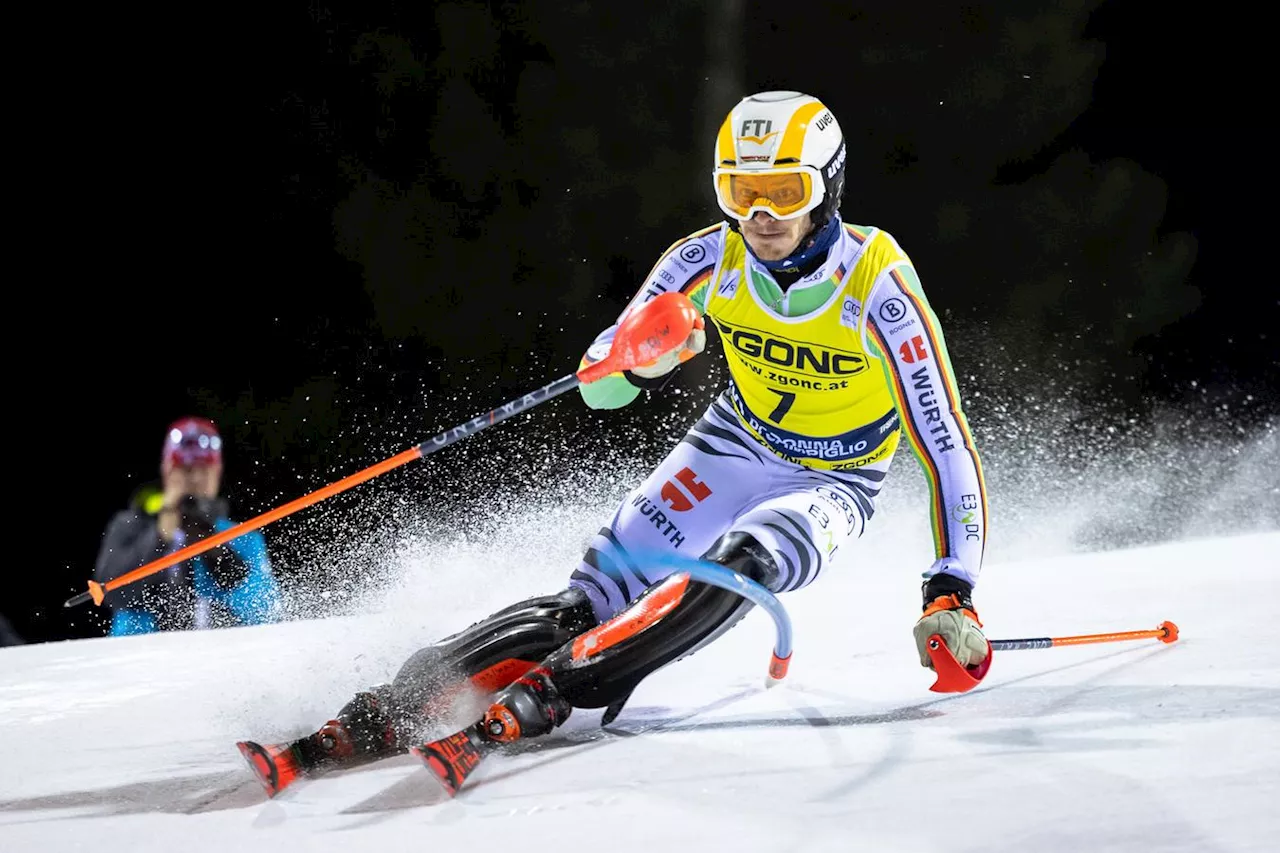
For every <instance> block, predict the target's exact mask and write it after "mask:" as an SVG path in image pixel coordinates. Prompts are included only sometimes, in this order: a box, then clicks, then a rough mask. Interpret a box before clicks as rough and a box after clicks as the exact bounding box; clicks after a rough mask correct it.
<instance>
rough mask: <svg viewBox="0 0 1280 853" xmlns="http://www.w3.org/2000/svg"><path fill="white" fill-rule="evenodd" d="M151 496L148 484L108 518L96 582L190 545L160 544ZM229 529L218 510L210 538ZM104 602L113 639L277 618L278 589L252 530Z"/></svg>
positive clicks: (179, 541)
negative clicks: (109, 611)
mask: <svg viewBox="0 0 1280 853" xmlns="http://www.w3.org/2000/svg"><path fill="white" fill-rule="evenodd" d="M158 497H159V494H158V488H157V487H155V486H154V485H151V484H149V485H148V486H145V487H143V488H142V489H140V490H139V491H138V492H137V493H135V495H134V498H133V500H132V501H131V502H130V506H129V508H128V509H125V510H121V511H120V512H118V513H116V515H115V516H114V517H113V518H112V519H111V521H110V523H109V524H108V525H107V529H106V531H105V533H104V534H103V537H102V546H101V548H100V549H99V552H98V560H97V564H96V565H95V567H94V579H95V580H97V581H98V583H106V582H107V581H109V580H112V579H114V578H117V577H120V576H121V575H123V574H125V573H126V572H129V571H132V570H133V569H136V568H138V567H139V566H142V565H144V564H146V563H149V562H151V561H152V560H156V559H159V558H160V557H163V556H165V555H166V554H169V553H172V552H173V551H176V550H178V549H179V548H182V547H183V546H185V545H187V544H190V543H189V542H187V541H186V540H185V537H184V535H183V533H182V531H179V533H178V536H176V537H174V541H173V543H172V544H168V545H166V543H165V542H164V541H163V540H162V539H161V538H160V532H159V529H158V525H157V514H158V512H159V509H160V506H159V500H158ZM222 509H223V510H225V502H223V507H222ZM234 526H235V522H234V521H232V520H231V519H230V518H228V517H226V513H225V511H223V512H220V513H219V515H218V517H217V518H216V519H215V521H214V530H215V532H222V531H224V530H229V529H230V528H232V527H234ZM103 603H104V604H105V605H106V606H107V607H109V608H110V609H111V611H112V616H111V628H110V631H109V634H110V635H112V636H123V635H128V634H147V633H151V632H154V631H167V630H189V629H199V628H217V627H225V626H230V625H256V624H261V623H264V622H274V621H277V620H278V619H279V618H280V616H281V613H280V610H281V594H280V587H279V584H278V582H277V580H276V578H275V575H274V573H273V571H272V566H271V558H270V556H269V554H268V553H267V544H266V540H265V539H264V538H263V536H262V533H261V532H259V531H257V530H250V531H248V532H247V533H245V534H243V535H241V536H237V537H236V538H235V539H232V540H231V541H230V542H227V543H226V544H225V545H221V546H219V547H217V548H213V549H211V550H209V551H206V552H205V553H203V554H200V555H198V556H195V557H192V558H191V559H189V560H185V561H183V562H182V563H179V564H178V565H176V566H171V567H170V568H168V569H164V570H162V571H160V572H157V573H155V574H153V575H150V576H148V577H146V578H143V579H142V580H139V581H135V582H134V583H132V584H129V585H128V586H125V587H122V588H121V589H118V590H115V591H113V592H111V593H108V594H107V597H106V599H105V600H104V602H103Z"/></svg>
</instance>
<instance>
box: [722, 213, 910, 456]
mask: <svg viewBox="0 0 1280 853" xmlns="http://www.w3.org/2000/svg"><path fill="white" fill-rule="evenodd" d="M724 240H725V244H724V251H723V254H722V258H721V262H720V265H719V268H718V269H717V271H716V275H715V277H714V278H713V279H712V281H711V282H709V285H708V289H709V292H708V294H707V298H706V313H707V316H709V317H710V318H711V319H712V321H714V322H715V324H716V328H717V329H718V330H719V332H720V340H721V342H722V343H723V345H724V349H725V356H726V360H727V362H728V364H729V374H730V377H731V382H730V387H729V393H730V395H731V398H732V400H733V405H734V409H735V410H736V412H737V414H738V417H739V418H741V419H742V421H743V423H744V424H745V425H746V426H747V428H748V429H749V430H750V431H751V432H752V434H753V435H755V437H756V438H757V439H758V440H759V441H760V442H761V443H762V444H764V445H765V446H766V447H768V448H769V449H770V450H772V451H773V452H774V453H776V454H778V455H780V456H783V457H784V458H787V459H789V460H791V461H793V462H797V463H799V464H802V465H806V466H808V467H811V468H823V469H829V470H849V469H854V468H859V467H861V466H863V465H867V464H869V463H871V462H876V461H878V460H881V459H884V458H885V457H886V456H887V455H888V454H890V453H892V452H893V450H894V448H896V447H897V444H898V435H899V431H898V416H897V412H896V410H895V408H894V404H893V398H892V396H891V395H890V393H889V387H888V385H887V384H886V380H885V375H884V371H883V370H882V369H881V366H880V364H879V362H878V361H877V360H875V359H873V358H872V357H871V356H870V355H868V353H867V351H866V348H865V347H864V345H863V340H864V323H865V320H864V318H863V310H862V306H863V305H864V304H865V302H866V299H867V296H868V294H869V293H870V292H871V287H872V285H873V284H874V283H875V281H876V278H877V277H878V276H879V275H880V273H881V272H883V271H884V269H885V268H886V267H887V266H888V265H889V264H891V263H895V262H899V261H902V260H905V257H904V256H903V254H902V252H901V250H900V249H898V248H897V246H896V245H895V244H894V243H893V241H892V240H889V239H887V238H884V237H881V236H880V232H879V231H874V230H860V229H857V228H855V227H854V226H848V225H846V226H845V234H843V235H842V239H841V240H840V241H838V242H837V243H836V244H835V245H834V246H832V248H831V256H830V257H829V258H828V260H827V261H826V262H825V263H824V264H823V270H822V272H823V273H824V274H825V275H826V276H827V278H828V279H829V280H830V281H831V282H832V283H833V284H834V285H835V288H834V291H833V293H832V294H831V296H830V298H829V299H828V300H827V301H826V302H825V303H824V304H822V305H820V306H818V307H817V308H815V309H814V310H812V311H810V312H809V313H807V314H804V315H802V316H799V317H787V316H784V315H783V314H781V313H779V312H778V311H777V310H776V309H775V308H774V307H772V306H770V305H769V304H768V296H767V295H766V294H767V293H768V292H769V290H771V289H772V288H768V287H763V286H761V285H760V284H757V282H760V281H762V280H763V281H764V282H765V283H767V280H766V279H763V277H764V276H766V275H767V273H766V272H765V271H764V270H763V269H762V268H760V267H758V266H755V265H753V264H752V263H751V261H750V259H749V257H748V255H747V250H746V246H745V245H744V243H743V240H742V235H741V234H739V233H738V232H736V231H732V230H729V229H725V231H724Z"/></svg>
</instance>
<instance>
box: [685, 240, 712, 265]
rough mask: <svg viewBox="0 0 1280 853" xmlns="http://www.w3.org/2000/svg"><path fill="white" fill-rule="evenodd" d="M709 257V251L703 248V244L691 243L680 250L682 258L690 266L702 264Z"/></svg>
mask: <svg viewBox="0 0 1280 853" xmlns="http://www.w3.org/2000/svg"><path fill="white" fill-rule="evenodd" d="M706 256H707V250H706V249H704V248H702V244H701V243H690V244H689V245H688V246H685V247H684V248H683V249H681V250H680V258H681V260H684V261H685V262H687V263H690V264H698V263H701V262H702V260H703V259H704V258H705V257H706Z"/></svg>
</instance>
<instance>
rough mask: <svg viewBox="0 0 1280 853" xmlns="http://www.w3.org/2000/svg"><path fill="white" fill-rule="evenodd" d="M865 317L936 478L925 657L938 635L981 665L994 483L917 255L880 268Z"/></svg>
mask: <svg viewBox="0 0 1280 853" xmlns="http://www.w3.org/2000/svg"><path fill="white" fill-rule="evenodd" d="M866 316H867V336H868V338H869V341H868V342H869V343H870V344H872V346H873V348H874V350H878V355H879V357H880V361H881V365H882V367H883V368H884V371H885V378H886V381H887V384H888V386H889V389H890V393H891V394H892V395H893V399H894V403H895V405H896V406H897V409H898V414H899V417H900V419H901V421H902V430H903V435H904V437H905V438H906V441H907V443H908V444H909V445H910V446H911V450H912V452H913V453H914V454H915V456H916V459H917V460H918V461H919V463H920V466H921V468H922V469H923V471H924V475H925V479H926V480H927V481H928V483H929V501H930V503H929V519H930V523H931V526H932V528H933V542H934V557H935V559H934V562H933V565H932V566H930V568H929V570H928V571H927V572H926V573H925V578H926V580H925V582H924V584H923V593H924V615H923V616H921V618H920V620H919V622H917V625H916V629H915V634H916V641H917V645H918V647H919V651H920V662H921V664H923V665H924V666H930V660H929V657H928V655H927V653H926V651H925V648H924V641H925V639H927V638H928V636H929V635H930V634H935V633H937V634H941V635H942V636H943V638H944V639H945V640H946V641H947V646H948V648H949V649H950V650H951V652H952V653H953V654H954V655H955V656H956V658H957V660H959V661H960V663H961V664H962V665H965V666H968V665H972V664H976V663H978V662H980V661H981V660H982V659H983V658H984V657H985V656H986V654H987V644H986V639H985V637H983V635H982V631H981V624H982V623H981V621H980V620H979V619H978V616H977V611H976V609H975V608H974V606H973V601H972V593H973V588H974V587H975V586H976V585H977V582H978V576H979V574H980V573H981V571H982V557H983V550H984V547H985V544H986V535H987V490H986V484H985V482H984V480H983V476H982V462H981V460H980V459H979V457H978V449H977V446H976V445H975V443H974V440H973V433H972V432H971V431H970V429H969V424H968V421H967V420H966V418H965V414H964V409H963V407H962V406H961V402H960V391H959V386H958V383H957V382H956V376H955V370H954V369H953V368H952V366H951V360H950V356H949V355H948V353H947V346H946V341H945V339H944V338H943V334H942V327H941V325H940V324H939V323H938V318H937V316H936V315H935V314H934V313H933V309H932V308H930V306H929V302H928V300H927V299H926V298H925V295H924V291H923V289H922V287H921V285H920V278H919V276H918V275H917V274H916V271H915V268H914V267H913V266H912V265H911V264H910V263H909V262H901V263H898V264H896V265H894V266H891V267H889V268H888V269H886V270H885V271H884V272H883V273H881V275H880V277H879V279H878V280H877V281H876V284H875V286H874V287H873V289H872V291H871V294H870V298H869V300H868V305H867V311H866Z"/></svg>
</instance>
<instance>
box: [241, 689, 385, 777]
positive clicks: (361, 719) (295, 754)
mask: <svg viewBox="0 0 1280 853" xmlns="http://www.w3.org/2000/svg"><path fill="white" fill-rule="evenodd" d="M236 747H237V748H238V749H239V750H240V754H241V755H243V756H244V759H245V761H246V762H248V764H249V767H250V768H251V769H252V770H253V772H254V774H255V775H256V776H257V777H258V781H259V782H261V783H262V787H263V790H265V791H266V792H267V796H268V797H274V796H276V795H277V794H279V793H280V792H281V791H283V790H284V789H285V788H287V787H288V786H289V785H291V784H293V783H294V782H296V781H297V780H298V779H300V778H302V777H315V776H321V775H323V774H325V773H328V772H329V771H331V770H336V769H339V768H344V769H345V768H348V767H355V766H358V765H360V764H365V763H367V762H369V761H375V760H377V759H379V758H382V757H384V756H388V755H393V754H395V753H398V752H402V751H403V750H402V749H400V747H399V745H398V738H397V736H396V731H395V727H394V726H393V725H392V723H391V718H390V717H389V716H388V715H387V713H386V712H385V710H384V708H383V700H381V699H380V698H379V697H378V696H376V695H374V694H373V693H357V694H356V696H355V698H354V699H352V700H351V701H350V702H348V703H347V705H346V706H345V707H344V708H343V709H342V710H341V711H339V712H338V716H337V717H336V718H334V719H332V720H330V721H329V722H327V723H325V724H324V725H323V726H321V727H320V728H319V729H318V730H317V731H315V732H314V733H313V734H310V735H307V736H306V737H304V738H300V739H298V740H295V741H293V742H292V743H288V744H259V743H255V742H253V741H240V742H239V743H237V744H236Z"/></svg>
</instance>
